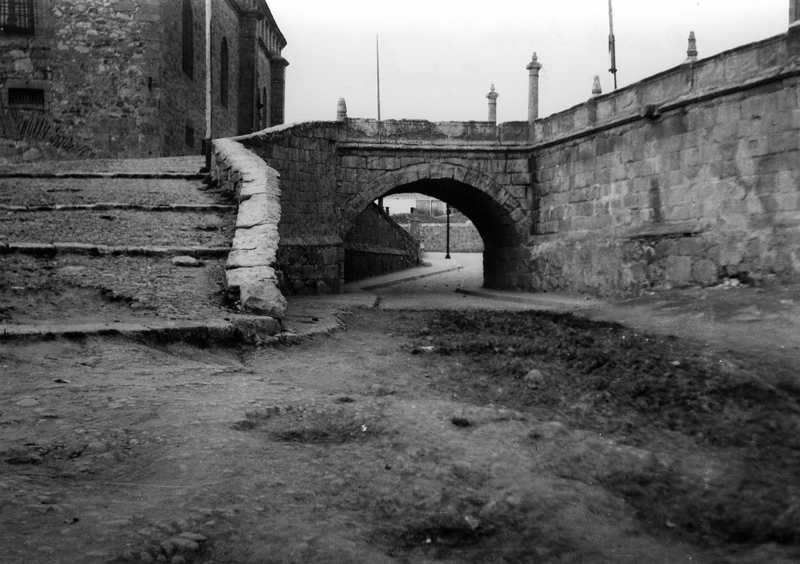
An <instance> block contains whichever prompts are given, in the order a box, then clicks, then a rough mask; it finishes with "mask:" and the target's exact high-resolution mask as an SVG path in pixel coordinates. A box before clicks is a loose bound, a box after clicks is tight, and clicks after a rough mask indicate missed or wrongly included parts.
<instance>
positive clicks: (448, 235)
mask: <svg viewBox="0 0 800 564" xmlns="http://www.w3.org/2000/svg"><path fill="white" fill-rule="evenodd" d="M444 258H446V259H449V258H450V204H447V253H446V254H445V255H444Z"/></svg>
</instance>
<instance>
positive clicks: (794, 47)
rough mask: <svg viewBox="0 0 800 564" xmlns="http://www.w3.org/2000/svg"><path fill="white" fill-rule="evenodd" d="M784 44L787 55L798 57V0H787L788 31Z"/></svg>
mask: <svg viewBox="0 0 800 564" xmlns="http://www.w3.org/2000/svg"><path fill="white" fill-rule="evenodd" d="M787 35H788V37H787V40H786V46H787V47H788V50H789V56H790V57H793V58H797V57H800V0H789V33H788V34H787Z"/></svg>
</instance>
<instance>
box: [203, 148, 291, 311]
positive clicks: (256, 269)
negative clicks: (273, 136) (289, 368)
mask: <svg viewBox="0 0 800 564" xmlns="http://www.w3.org/2000/svg"><path fill="white" fill-rule="evenodd" d="M213 151H214V162H213V164H212V171H211V173H212V175H213V176H214V178H215V180H216V181H217V182H218V183H219V184H221V185H223V186H225V185H227V186H226V187H227V188H228V189H229V190H231V191H233V192H234V193H235V194H236V199H237V201H238V202H239V213H238V216H237V221H236V227H237V228H236V232H237V235H238V234H239V232H240V231H243V230H244V231H245V232H244V233H243V234H242V236H240V237H237V236H234V238H233V245H232V248H231V252H230V254H229V255H228V261H227V263H226V266H225V269H226V270H225V288H226V289H227V290H228V292H230V293H231V294H238V297H239V300H240V303H241V306H242V309H243V310H244V311H245V312H246V313H251V314H256V315H267V316H271V317H275V318H277V319H283V318H284V317H285V315H286V298H284V297H283V295H282V294H281V293H280V290H279V289H278V276H277V274H276V273H275V270H274V268H273V267H272V265H274V261H275V255H276V252H277V249H278V241H279V239H280V237H279V235H278V222H279V221H280V217H281V204H280V174H279V173H278V172H277V171H276V170H274V169H272V168H270V167H269V166H267V164H266V163H265V162H264V161H263V160H262V159H261V158H260V157H259V156H258V155H256V154H255V153H253V152H252V151H250V150H248V149H247V148H245V147H244V146H243V145H242V144H241V143H239V142H238V141H236V140H235V139H215V140H214V141H213ZM254 222H255V223H254ZM256 226H258V227H259V228H258V229H253V228H254V227H256Z"/></svg>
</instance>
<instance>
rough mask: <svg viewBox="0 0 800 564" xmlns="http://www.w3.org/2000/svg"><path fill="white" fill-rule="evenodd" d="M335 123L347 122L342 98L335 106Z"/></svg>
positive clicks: (345, 107)
mask: <svg viewBox="0 0 800 564" xmlns="http://www.w3.org/2000/svg"><path fill="white" fill-rule="evenodd" d="M336 121H347V104H345V102H344V98H339V103H338V104H336Z"/></svg>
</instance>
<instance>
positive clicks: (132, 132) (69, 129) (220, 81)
mask: <svg viewBox="0 0 800 564" xmlns="http://www.w3.org/2000/svg"><path fill="white" fill-rule="evenodd" d="M211 5H212V9H211V37H212V45H211V59H212V62H211V77H212V124H213V125H212V128H213V129H212V137H214V138H217V137H229V136H233V135H239V134H244V133H250V132H252V131H257V130H260V129H262V128H265V127H269V126H272V125H277V124H280V123H283V116H284V93H285V69H286V66H287V65H288V62H287V61H286V60H285V59H284V58H283V57H282V56H281V50H282V49H283V48H284V47H285V46H286V39H285V38H284V36H283V34H282V33H281V31H280V29H279V28H278V25H277V23H276V22H275V19H274V18H273V16H272V14H271V12H270V10H269V7H268V6H267V3H266V2H265V1H264V0H212V2H211ZM205 7H206V2H205V0H0V162H3V161H5V162H14V161H19V160H35V159H37V158H47V159H54V158H75V157H157V156H174V155H187V154H199V153H201V152H202V148H203V144H204V137H205V133H206V132H205V128H206V126H205V123H206V117H205V111H206V56H205V53H206V47H205V44H206V32H205V21H206V14H205V9H206V8H205Z"/></svg>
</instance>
